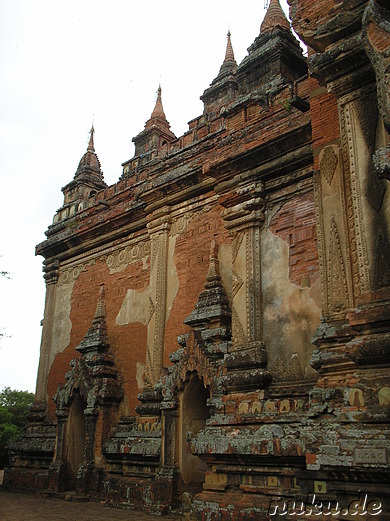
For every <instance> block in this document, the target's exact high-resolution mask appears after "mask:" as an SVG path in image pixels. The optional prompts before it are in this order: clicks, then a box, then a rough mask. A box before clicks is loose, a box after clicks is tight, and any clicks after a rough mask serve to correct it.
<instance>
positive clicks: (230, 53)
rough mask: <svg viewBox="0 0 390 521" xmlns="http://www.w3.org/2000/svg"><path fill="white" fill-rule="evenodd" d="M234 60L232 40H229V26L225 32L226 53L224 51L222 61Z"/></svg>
mask: <svg viewBox="0 0 390 521" xmlns="http://www.w3.org/2000/svg"><path fill="white" fill-rule="evenodd" d="M235 61H236V60H235V59H234V52H233V46H232V41H231V32H230V27H229V28H228V33H227V44H226V53H225V60H224V63H225V62H235Z"/></svg>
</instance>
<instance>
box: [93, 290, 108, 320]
mask: <svg viewBox="0 0 390 521" xmlns="http://www.w3.org/2000/svg"><path fill="white" fill-rule="evenodd" d="M105 317H106V286H105V285H104V284H100V289H99V300H98V303H97V305H96V311H95V316H94V319H93V321H94V322H95V321H99V320H101V319H103V318H105Z"/></svg>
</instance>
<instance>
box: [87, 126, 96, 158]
mask: <svg viewBox="0 0 390 521" xmlns="http://www.w3.org/2000/svg"><path fill="white" fill-rule="evenodd" d="M89 133H90V134H91V136H90V138H89V143H88V150H90V151H92V152H94V151H95V147H94V144H93V135H94V133H95V128H94V126H93V122H92V126H91V130H90V131H89Z"/></svg>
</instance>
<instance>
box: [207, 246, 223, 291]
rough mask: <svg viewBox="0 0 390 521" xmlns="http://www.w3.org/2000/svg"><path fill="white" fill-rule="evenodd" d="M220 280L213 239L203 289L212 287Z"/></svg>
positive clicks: (216, 248)
mask: <svg viewBox="0 0 390 521" xmlns="http://www.w3.org/2000/svg"><path fill="white" fill-rule="evenodd" d="M220 280H221V278H220V275H219V261H218V243H217V242H216V241H215V240H214V239H213V240H212V241H211V244H210V257H209V269H208V271H207V275H206V283H205V288H211V287H214V286H215V285H216V284H218V283H219V281H220Z"/></svg>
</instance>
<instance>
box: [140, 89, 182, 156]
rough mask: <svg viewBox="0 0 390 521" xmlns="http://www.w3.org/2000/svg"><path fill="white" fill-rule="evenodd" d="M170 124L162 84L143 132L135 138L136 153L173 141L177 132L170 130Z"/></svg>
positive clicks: (145, 151) (141, 153)
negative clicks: (165, 109)
mask: <svg viewBox="0 0 390 521" xmlns="http://www.w3.org/2000/svg"><path fill="white" fill-rule="evenodd" d="M170 127H171V126H170V124H169V123H168V121H167V118H166V117H165V112H164V109H163V104H162V97H161V85H160V84H159V86H158V89H157V99H156V104H155V106H154V109H153V112H152V114H151V116H150V118H149V119H148V121H147V122H146V123H145V128H144V130H143V131H142V132H140V133H139V134H138V136H135V137H134V138H133V141H134V143H135V155H136V156H139V155H144V154H146V153H147V152H149V151H151V150H153V149H158V148H160V147H161V146H162V145H163V144H164V143H165V144H166V143H171V142H172V141H174V140H175V139H176V136H175V134H174V133H173V132H172V131H171V130H170Z"/></svg>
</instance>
